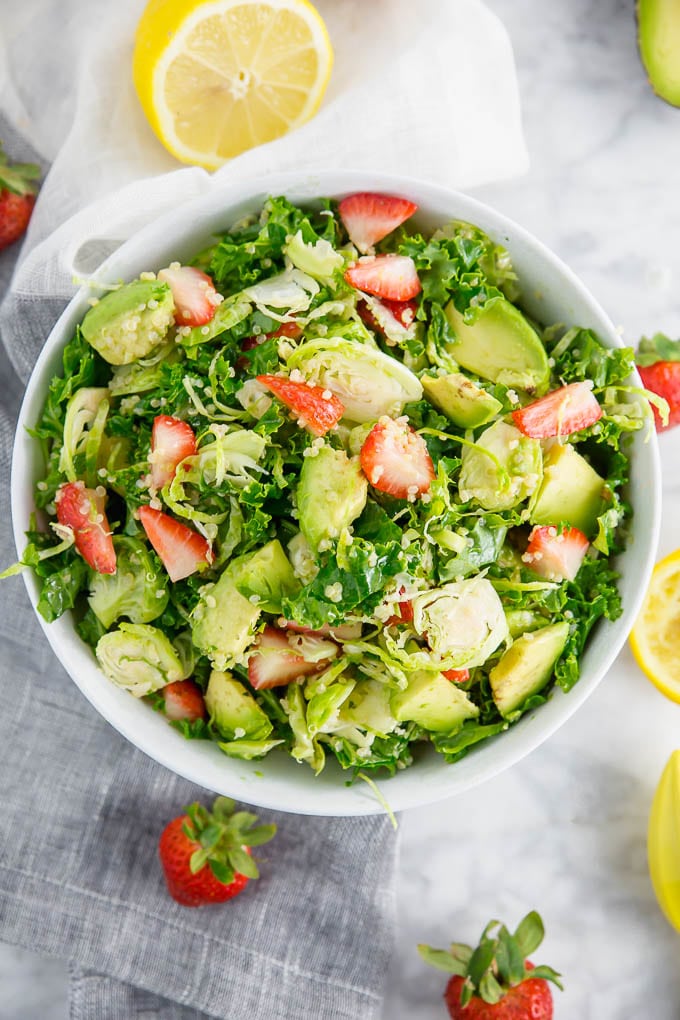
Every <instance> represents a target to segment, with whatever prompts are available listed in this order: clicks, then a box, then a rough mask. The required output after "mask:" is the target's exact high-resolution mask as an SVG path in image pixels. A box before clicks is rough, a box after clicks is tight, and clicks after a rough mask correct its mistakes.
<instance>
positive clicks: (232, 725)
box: [205, 669, 272, 741]
mask: <svg viewBox="0 0 680 1020" xmlns="http://www.w3.org/2000/svg"><path fill="white" fill-rule="evenodd" d="M205 707H206V708H207V709H208V715H209V716H210V721H211V722H212V723H213V725H214V726H215V727H216V728H217V729H218V730H219V731H220V733H221V734H222V735H223V736H224V737H226V738H227V739H228V740H234V738H237V739H238V738H240V737H248V739H249V740H258V741H259V740H264V739H265V737H268V736H269V734H270V733H271V731H272V724H271V723H270V721H269V719H268V718H267V716H266V715H265V713H264V712H263V711H262V709H261V708H260V706H259V705H258V704H257V702H256V701H255V698H254V697H253V696H252V694H250V692H249V691H247V690H246V688H245V687H244V686H243V684H242V683H239V681H238V680H234V678H233V676H232V675H231V673H222V672H220V671H219V670H217V669H214V670H213V671H212V673H211V674H210V679H209V681H208V689H207V690H206V692H205Z"/></svg>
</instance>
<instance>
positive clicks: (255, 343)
mask: <svg viewBox="0 0 680 1020" xmlns="http://www.w3.org/2000/svg"><path fill="white" fill-rule="evenodd" d="M278 336H285V337H288V338H289V339H290V340H297V339H298V338H299V337H301V336H302V326H300V325H298V323H297V322H282V323H281V325H280V326H279V328H278V329H275V330H274V332H273V333H259V334H258V336H247V337H246V338H245V340H242V341H241V350H242V351H252V350H253V348H254V347H259V346H260V344H263V343H264V342H265V340H273V339H274V337H278Z"/></svg>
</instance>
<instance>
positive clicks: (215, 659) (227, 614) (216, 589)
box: [191, 570, 260, 669]
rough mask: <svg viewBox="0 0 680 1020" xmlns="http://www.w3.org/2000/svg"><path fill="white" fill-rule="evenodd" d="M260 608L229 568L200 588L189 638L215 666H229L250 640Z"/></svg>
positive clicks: (192, 615) (224, 667)
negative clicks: (242, 592) (239, 586)
mask: <svg viewBox="0 0 680 1020" xmlns="http://www.w3.org/2000/svg"><path fill="white" fill-rule="evenodd" d="M259 615H260V607H259V606H257V605H254V604H253V603H252V602H251V601H250V599H247V598H246V597H245V596H244V595H242V594H241V593H240V591H239V590H238V588H237V587H236V582H235V581H234V578H233V577H232V576H231V575H230V574H229V571H228V570H225V572H224V573H223V574H222V575H221V577H220V578H219V580H218V581H217V583H216V584H210V585H206V586H205V587H204V588H202V589H201V597H200V599H199V601H198V604H197V605H196V607H195V609H194V610H193V612H192V614H191V634H192V639H193V642H194V644H195V645H196V647H197V648H198V649H199V651H201V652H203V654H204V655H207V656H208V658H209V659H210V661H211V662H212V664H213V666H215V668H216V669H228V667H229V666H233V664H234V663H235V662H236V661H237V660H238V659H239V658H240V657H241V656H242V655H243V653H244V651H245V650H246V648H247V647H248V644H249V643H250V641H251V639H252V636H253V632H254V628H255V624H256V623H257V620H258V617H259Z"/></svg>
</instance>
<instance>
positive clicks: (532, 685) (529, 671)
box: [489, 622, 569, 719]
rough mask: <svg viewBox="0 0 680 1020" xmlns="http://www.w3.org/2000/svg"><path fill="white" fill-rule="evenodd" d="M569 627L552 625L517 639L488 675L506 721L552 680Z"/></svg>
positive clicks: (495, 699)
mask: <svg viewBox="0 0 680 1020" xmlns="http://www.w3.org/2000/svg"><path fill="white" fill-rule="evenodd" d="M568 637H569V624H568V623H565V622H562V623H553V624H550V626H549V627H542V628H541V629H540V630H535V631H531V632H529V633H526V634H523V635H522V636H521V637H519V638H517V640H516V641H515V642H513V644H512V645H511V646H510V648H508V650H507V652H505V653H504V654H503V656H502V657H501V659H500V661H499V662H498V663H497V665H496V666H494V667H493V669H492V670H491V672H490V673H489V683H490V684H491V693H492V694H493V700H494V701H495V703H496V707H497V708H498V711H499V712H500V713H501V715H502V716H503V717H504V718H505V719H509V718H512V717H513V716H514V714H515V713H516V712H519V709H520V708H521V707H522V705H523V703H524V702H525V701H526V700H527V698H529V697H531V695H532V694H538V692H539V691H541V690H542V689H543V688H544V687H545V685H546V684H547V683H548V681H549V680H550V677H551V676H552V673H553V669H554V667H555V663H556V662H557V660H558V659H559V657H560V655H561V654H562V652H563V651H564V646H565V644H566V643H567V638H568Z"/></svg>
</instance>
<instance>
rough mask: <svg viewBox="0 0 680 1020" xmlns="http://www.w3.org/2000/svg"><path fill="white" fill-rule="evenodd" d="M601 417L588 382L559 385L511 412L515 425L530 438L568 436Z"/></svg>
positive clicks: (595, 398)
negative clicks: (557, 387) (557, 388)
mask: <svg viewBox="0 0 680 1020" xmlns="http://www.w3.org/2000/svg"><path fill="white" fill-rule="evenodd" d="M601 417H602V408H601V407H600V405H599V403H598V401H597V397H596V396H595V394H594V393H593V388H592V384H591V383H589V382H576V383H570V384H569V386H562V388H561V389H559V390H553V392H552V393H548V394H546V396H545V397H541V399H540V400H535V401H534V403H533V404H528V405H527V406H526V407H523V408H521V410H519V411H513V412H512V418H513V421H514V423H515V425H516V426H517V428H518V429H519V430H520V432H523V433H524V435H525V436H531V437H532V439H548V438H549V437H550V436H570V435H571V433H572V432H580V430H581V429H587V428H588V426H589V425H594V424H595V422H596V421H599V420H600V418H601Z"/></svg>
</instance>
